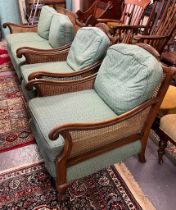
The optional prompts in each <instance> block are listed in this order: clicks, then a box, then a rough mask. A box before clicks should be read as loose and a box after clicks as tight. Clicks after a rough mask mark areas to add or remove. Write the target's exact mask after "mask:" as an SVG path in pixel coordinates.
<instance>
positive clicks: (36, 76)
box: [28, 61, 101, 81]
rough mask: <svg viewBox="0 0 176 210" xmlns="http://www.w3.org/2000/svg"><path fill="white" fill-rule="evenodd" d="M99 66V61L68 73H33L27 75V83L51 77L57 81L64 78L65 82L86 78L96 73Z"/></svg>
mask: <svg viewBox="0 0 176 210" xmlns="http://www.w3.org/2000/svg"><path fill="white" fill-rule="evenodd" d="M100 65H101V61H97V62H96V63H94V64H93V65H90V66H88V67H86V68H83V69H81V70H79V71H75V72H70V73H53V72H49V71H38V72H33V73H31V74H30V75H29V77H28V81H31V80H33V79H40V78H42V77H51V79H52V78H58V79H59V78H62V79H63V78H65V80H68V79H73V78H74V79H75V78H76V77H78V78H80V77H86V76H89V75H91V74H94V73H96V72H97V71H98V69H99V68H100Z"/></svg>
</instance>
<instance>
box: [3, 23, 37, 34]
mask: <svg viewBox="0 0 176 210" xmlns="http://www.w3.org/2000/svg"><path fill="white" fill-rule="evenodd" d="M7 27H8V28H9V30H10V33H11V34H13V33H22V32H36V31H37V26H28V25H23V24H14V23H4V24H3V28H7Z"/></svg>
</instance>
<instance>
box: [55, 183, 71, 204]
mask: <svg viewBox="0 0 176 210" xmlns="http://www.w3.org/2000/svg"><path fill="white" fill-rule="evenodd" d="M68 187H69V184H63V185H59V186H56V188H57V191H58V194H57V199H58V201H63V200H64V198H65V192H66V190H67V188H68Z"/></svg>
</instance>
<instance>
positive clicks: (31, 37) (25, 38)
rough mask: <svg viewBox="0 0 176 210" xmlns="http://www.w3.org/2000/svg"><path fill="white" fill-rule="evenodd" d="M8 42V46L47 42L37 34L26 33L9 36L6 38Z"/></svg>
mask: <svg viewBox="0 0 176 210" xmlns="http://www.w3.org/2000/svg"><path fill="white" fill-rule="evenodd" d="M6 41H7V44H8V45H10V46H11V45H13V44H16V43H25V42H41V41H45V40H44V39H43V38H42V37H40V36H39V35H38V34H37V33H36V32H25V33H15V34H9V35H7V36H6Z"/></svg>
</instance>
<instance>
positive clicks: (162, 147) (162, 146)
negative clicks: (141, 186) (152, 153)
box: [158, 138, 168, 164]
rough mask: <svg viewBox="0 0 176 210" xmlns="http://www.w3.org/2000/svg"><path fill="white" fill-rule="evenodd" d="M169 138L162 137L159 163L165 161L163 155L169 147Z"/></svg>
mask: <svg viewBox="0 0 176 210" xmlns="http://www.w3.org/2000/svg"><path fill="white" fill-rule="evenodd" d="M167 142H168V140H166V139H161V138H160V141H159V149H158V162H159V164H162V163H163V155H164V154H165V149H166V147H167Z"/></svg>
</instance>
